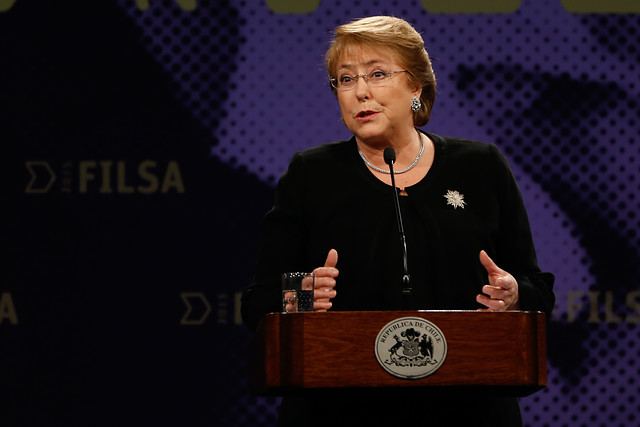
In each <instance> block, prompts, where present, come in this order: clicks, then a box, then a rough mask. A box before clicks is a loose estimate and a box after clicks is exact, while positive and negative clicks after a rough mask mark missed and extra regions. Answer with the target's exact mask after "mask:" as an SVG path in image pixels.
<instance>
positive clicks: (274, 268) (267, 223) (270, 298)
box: [241, 153, 308, 330]
mask: <svg viewBox="0 0 640 427" xmlns="http://www.w3.org/2000/svg"><path fill="white" fill-rule="evenodd" d="M304 169H305V167H304V158H303V157H302V155H301V154H300V153H296V154H295V155H294V156H293V159H292V160H291V163H290V164H289V168H288V169H287V171H286V172H285V173H284V174H283V175H282V177H281V178H280V181H279V182H278V186H277V188H276V195H275V200H274V205H273V208H272V209H271V210H270V211H269V212H268V213H267V214H266V215H265V217H264V219H263V221H262V226H261V234H262V235H261V241H260V249H259V254H258V263H257V266H256V271H255V277H254V282H253V283H252V284H251V285H250V286H249V287H248V288H246V289H245V290H244V292H243V294H242V301H241V313H242V319H243V321H244V323H245V324H246V325H247V326H248V327H249V328H250V329H251V330H255V329H256V327H257V326H258V323H259V322H260V320H261V319H262V318H263V317H264V315H265V314H267V313H271V312H278V311H281V310H282V298H281V293H282V288H281V286H282V285H281V279H280V277H281V275H282V273H284V272H288V271H305V267H306V266H305V255H304V250H305V247H306V240H307V239H308V237H307V234H308V233H307V230H306V229H305V216H304V206H305V196H306V194H305V190H304V188H305V183H304V179H305V175H304Z"/></svg>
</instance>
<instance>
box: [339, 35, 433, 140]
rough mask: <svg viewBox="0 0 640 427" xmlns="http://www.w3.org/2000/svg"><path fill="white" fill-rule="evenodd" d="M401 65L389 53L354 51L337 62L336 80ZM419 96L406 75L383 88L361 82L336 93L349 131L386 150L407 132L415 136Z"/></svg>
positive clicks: (394, 77) (395, 76) (397, 76)
mask: <svg viewBox="0 0 640 427" xmlns="http://www.w3.org/2000/svg"><path fill="white" fill-rule="evenodd" d="M399 62H400V61H398V59H397V58H396V55H395V54H394V53H393V52H392V51H391V50H389V49H380V48H370V47H353V48H351V49H348V50H347V53H345V55H343V57H342V58H341V61H339V62H338V69H337V72H336V77H337V79H338V80H340V78H341V77H343V76H353V75H357V74H365V73H366V74H367V75H371V74H372V73H374V72H376V71H384V72H386V73H388V72H390V71H398V70H402V69H403V67H402V66H400V64H399ZM420 92H421V89H420V88H412V87H410V85H409V81H408V79H407V75H406V73H395V74H392V75H391V78H389V79H386V80H384V81H383V82H382V84H381V85H373V84H371V83H368V82H366V81H365V80H364V79H363V78H358V80H357V82H356V84H355V87H353V88H351V89H349V90H340V89H338V90H337V94H338V103H339V104H340V111H341V112H342V120H343V121H344V123H345V125H346V126H347V128H349V130H350V131H351V132H352V133H353V134H354V135H355V136H356V137H357V138H358V139H359V140H360V141H362V142H364V143H367V144H369V145H383V146H386V145H388V144H389V143H390V141H392V140H393V138H394V137H399V136H402V135H406V132H407V131H411V132H414V131H413V127H414V123H413V113H412V112H411V98H413V97H414V96H417V97H418V98H419V97H420Z"/></svg>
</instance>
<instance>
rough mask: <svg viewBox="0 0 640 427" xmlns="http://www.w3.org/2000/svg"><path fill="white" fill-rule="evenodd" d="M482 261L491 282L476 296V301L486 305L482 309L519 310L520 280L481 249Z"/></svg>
mask: <svg viewBox="0 0 640 427" xmlns="http://www.w3.org/2000/svg"><path fill="white" fill-rule="evenodd" d="M480 262H481V263H482V265H483V266H484V268H485V269H486V270H487V273H489V284H488V285H484V286H483V287H482V292H483V293H482V294H478V295H477V296H476V301H478V302H479V303H480V304H482V305H484V306H486V307H487V308H480V309H479V310H480V311H506V310H519V309H520V302H519V300H518V282H516V279H515V278H514V277H513V276H512V275H511V274H509V273H508V272H506V271H504V270H503V269H501V268H500V267H498V266H497V265H496V264H495V263H494V262H493V260H492V259H491V258H489V255H487V253H486V252H485V251H480Z"/></svg>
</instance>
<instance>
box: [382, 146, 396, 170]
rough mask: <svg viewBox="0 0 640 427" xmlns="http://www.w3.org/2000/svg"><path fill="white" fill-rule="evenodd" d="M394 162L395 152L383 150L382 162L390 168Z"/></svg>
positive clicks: (389, 148)
mask: <svg viewBox="0 0 640 427" xmlns="http://www.w3.org/2000/svg"><path fill="white" fill-rule="evenodd" d="M395 161H396V150H394V149H393V148H391V147H387V148H385V149H384V162H385V163H386V164H388V165H389V166H391V164H392V163H394V162H395Z"/></svg>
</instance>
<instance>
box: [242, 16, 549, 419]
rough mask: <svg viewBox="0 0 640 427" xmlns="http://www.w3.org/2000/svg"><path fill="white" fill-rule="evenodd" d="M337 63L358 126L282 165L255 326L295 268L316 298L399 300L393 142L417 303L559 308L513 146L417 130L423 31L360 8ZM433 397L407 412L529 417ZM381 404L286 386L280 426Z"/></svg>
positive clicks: (328, 301)
mask: <svg viewBox="0 0 640 427" xmlns="http://www.w3.org/2000/svg"><path fill="white" fill-rule="evenodd" d="M326 65H327V71H328V73H329V78H330V82H331V87H332V90H333V92H334V93H335V95H336V97H337V99H338V103H339V105H340V110H341V114H342V120H343V122H344V124H345V125H346V126H347V128H348V129H349V130H350V131H351V132H352V133H353V135H354V136H353V138H351V139H350V140H348V141H340V142H335V143H331V144H325V145H322V146H319V147H316V148H312V149H309V150H306V151H304V152H300V153H296V154H295V155H294V157H293V159H292V161H291V164H290V165H289V169H288V170H287V171H286V173H285V174H284V175H283V176H282V177H281V179H280V182H279V184H278V188H277V192H276V198H275V203H274V207H273V209H272V210H271V211H270V212H269V213H268V214H267V215H266V217H265V219H264V223H263V240H262V246H261V252H260V258H259V262H258V266H257V270H256V280H255V283H254V284H253V285H252V286H250V287H249V288H247V290H246V291H245V292H244V294H243V304H242V313H243V317H244V320H245V322H246V323H247V325H249V327H251V328H255V327H256V325H257V323H258V321H259V320H260V319H261V318H262V317H263V316H264V314H265V313H268V312H273V311H279V310H280V309H281V301H280V298H281V296H280V275H281V273H283V272H287V271H311V270H313V271H314V273H315V274H316V291H315V302H314V308H315V310H318V311H320V310H329V309H331V310H390V309H400V308H402V280H401V279H402V276H403V255H402V247H401V243H400V239H399V235H398V229H397V222H396V217H395V207H394V200H393V197H392V193H391V191H392V190H391V187H390V185H391V176H390V174H389V167H388V166H387V165H386V164H385V161H384V157H383V152H384V149H385V148H386V147H393V149H394V150H395V153H396V161H395V164H394V170H395V173H396V177H395V183H396V187H397V188H398V190H397V191H398V192H399V195H400V197H399V199H400V204H401V212H402V218H403V223H404V226H405V230H406V241H407V252H408V268H409V272H410V275H411V285H412V288H413V296H412V308H414V309H456V310H468V309H477V310H541V311H545V312H547V313H550V312H551V309H552V308H553V304H554V295H553V292H552V285H553V276H552V275H551V274H549V273H543V272H541V271H540V268H539V267H538V265H537V260H536V254H535V249H534V246H533V241H532V238H531V232H530V229H529V223H528V219H527V214H526V211H525V208H524V205H523V202H522V197H521V195H520V192H519V190H518V187H517V184H516V182H515V180H514V178H513V175H512V173H511V170H510V168H509V166H508V164H507V162H506V160H505V159H504V157H503V156H502V155H501V154H500V153H499V151H498V150H497V148H496V147H495V146H493V145H489V144H483V143H479V142H474V141H469V140H462V139H456V138H444V137H441V136H438V135H435V134H432V133H429V132H424V131H421V130H418V129H417V126H423V125H425V124H426V123H427V122H428V120H429V115H430V112H431V108H432V106H433V103H434V100H435V88H436V83H435V76H434V74H433V70H432V68H431V63H430V60H429V56H428V54H427V52H426V50H425V49H424V42H423V40H422V38H421V36H420V35H419V34H418V33H417V32H416V31H415V30H414V29H413V28H412V27H411V26H410V25H409V24H408V23H407V22H406V21H404V20H401V19H398V18H393V17H370V18H365V19H360V20H356V21H354V22H351V23H349V24H346V25H342V26H340V27H338V28H337V29H336V30H335V38H334V40H333V42H332V44H331V46H330V48H329V49H328V51H327V53H326ZM338 256H339V258H340V261H339V263H338ZM338 267H339V268H338ZM387 398H388V396H387ZM387 398H385V400H384V401H385V402H387V401H388V399H387ZM429 399H431V400H430V401H435V402H437V404H435V405H433V406H431V405H430V406H429V408H430V410H429V411H426V412H425V408H421V405H422V406H424V405H423V403H421V402H423V401H424V397H417V399H416V401H415V404H417V405H418V408H419V409H421V414H422V415H421V417H422V418H421V417H418V418H417V419H416V418H415V414H413V413H412V412H410V411H409V412H404V413H405V415H406V419H405V420H404V421H406V422H411V423H415V421H416V420H417V421H418V422H422V423H423V424H425V423H427V421H428V422H429V423H432V422H434V421H438V420H440V421H438V422H446V423H449V422H452V423H454V422H474V424H476V425H477V424H482V423H483V422H486V423H487V425H509V426H511V425H519V424H521V420H520V412H519V408H518V405H517V401H516V400H515V399H498V398H487V397H479V396H474V395H465V396H460V395H457V394H456V395H451V394H449V395H447V396H443V394H442V393H439V394H438V396H430V397H429ZM321 401H322V399H321ZM403 402H407V401H406V399H403ZM380 404H381V402H378V401H376V399H374V398H372V397H371V396H367V397H366V398H365V399H360V400H358V401H357V402H354V400H352V399H350V400H346V401H345V400H340V401H336V400H335V399H332V400H331V401H326V400H325V401H322V402H319V401H317V400H315V399H309V400H304V399H298V400H294V399H287V398H285V399H284V400H283V404H282V408H281V425H288V424H287V423H289V424H290V425H308V424H307V423H305V422H304V421H300V420H301V419H302V418H301V419H296V416H297V415H300V416H302V414H304V413H307V414H308V413H310V412H308V411H311V412H313V413H314V414H315V415H314V417H315V418H314V419H315V420H316V421H318V423H319V424H320V423H321V422H320V421H319V420H320V419H321V418H320V417H321V416H323V417H325V418H322V422H328V423H335V422H337V421H339V420H342V421H344V422H345V423H346V422H347V421H346V420H348V419H350V420H351V422H362V421H363V420H364V421H366V419H367V418H366V417H368V416H372V417H373V418H372V419H371V420H372V422H373V420H375V422H380V420H381V418H380V417H381V411H379V410H375V408H376V407H379V405H380ZM384 405H387V403H385V404H384ZM456 408H458V410H456ZM459 408H467V409H468V410H465V411H460V410H459ZM449 409H451V410H452V411H453V412H452V413H451V414H449V412H448V411H449ZM319 414H321V415H319ZM398 416H400V415H398V414H397V413H395V412H394V413H393V416H392V417H391V416H390V417H389V421H390V422H395V421H398V418H397V417H398ZM456 417H457V418H456ZM421 419H424V422H423V421H420V420H421Z"/></svg>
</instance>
